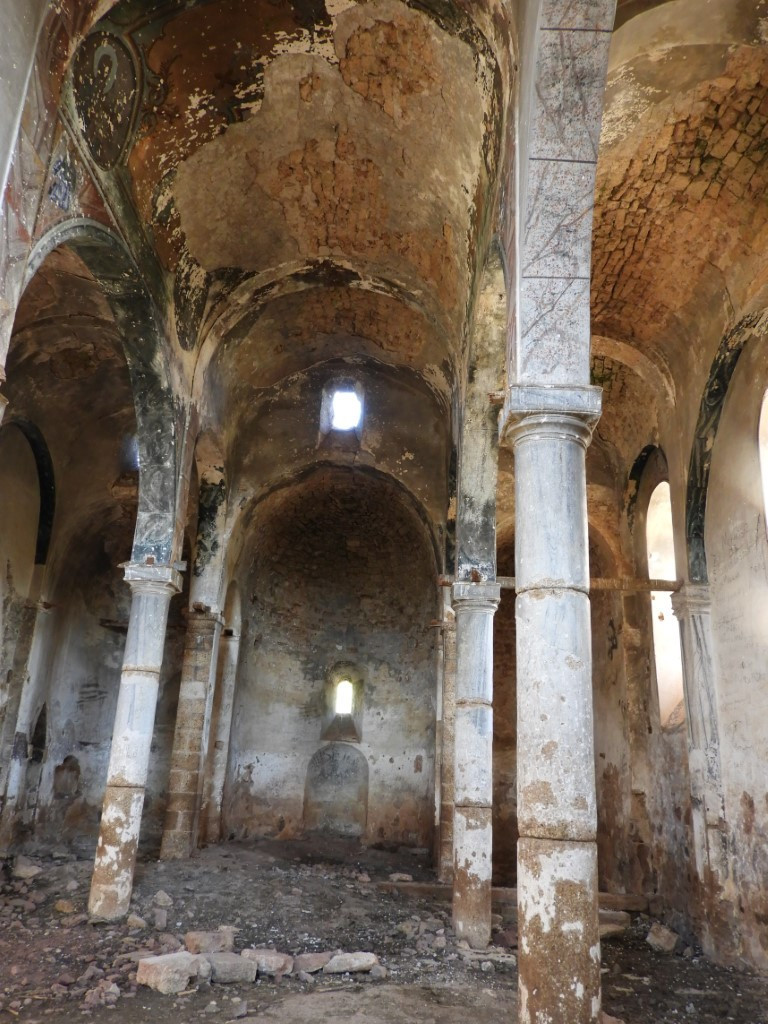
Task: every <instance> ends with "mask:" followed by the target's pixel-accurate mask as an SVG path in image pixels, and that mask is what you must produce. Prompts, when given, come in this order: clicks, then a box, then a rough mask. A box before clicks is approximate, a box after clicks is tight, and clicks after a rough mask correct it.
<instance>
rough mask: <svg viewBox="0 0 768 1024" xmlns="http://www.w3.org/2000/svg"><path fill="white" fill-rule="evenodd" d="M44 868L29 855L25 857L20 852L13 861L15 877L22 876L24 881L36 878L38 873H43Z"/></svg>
mask: <svg viewBox="0 0 768 1024" xmlns="http://www.w3.org/2000/svg"><path fill="white" fill-rule="evenodd" d="M42 870H43V869H42V868H41V867H40V866H39V865H38V864H35V863H34V862H33V861H31V860H30V859H29V857H24V856H23V855H22V854H18V856H17V857H16V860H15V861H14V863H13V877H14V878H20V879H21V880H22V881H27V880H28V879H30V878H34V877H35V876H36V875H39V874H41V873H42Z"/></svg>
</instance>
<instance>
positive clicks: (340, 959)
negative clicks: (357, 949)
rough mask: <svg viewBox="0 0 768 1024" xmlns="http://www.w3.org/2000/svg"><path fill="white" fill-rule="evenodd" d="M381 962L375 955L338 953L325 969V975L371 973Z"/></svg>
mask: <svg viewBox="0 0 768 1024" xmlns="http://www.w3.org/2000/svg"><path fill="white" fill-rule="evenodd" d="M378 962H379V958H378V957H377V956H376V954H375V953H337V954H336V955H335V956H333V957H331V959H330V960H329V961H328V963H327V964H326V965H325V967H324V968H323V974H353V973H355V972H357V971H370V970H371V968H372V967H375V966H376V964H377V963H378Z"/></svg>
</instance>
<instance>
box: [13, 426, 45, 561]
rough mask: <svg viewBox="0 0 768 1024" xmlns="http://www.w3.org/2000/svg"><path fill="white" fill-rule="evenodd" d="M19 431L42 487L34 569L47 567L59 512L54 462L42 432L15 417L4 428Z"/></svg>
mask: <svg viewBox="0 0 768 1024" xmlns="http://www.w3.org/2000/svg"><path fill="white" fill-rule="evenodd" d="M9 427H16V429H17V430H19V431H20V432H21V433H22V434H23V435H24V437H25V439H26V440H27V442H28V444H29V447H30V449H31V451H32V456H33V458H34V460H35V466H36V468H37V479H38V484H39V487H40V512H39V516H38V520H37V538H36V541H35V565H45V563H46V561H47V559H48V548H49V547H50V543H51V533H52V531H53V516H54V513H55V511H56V481H55V478H54V473H53V460H52V459H51V453H50V451H49V449H48V445H47V443H46V440H45V438H44V437H43V434H42V432H41V431H40V430H39V429H38V427H37V426H35V424H34V423H31V422H30V421H29V420H26V419H23V418H22V417H19V416H14V417H12V418H11V419H9V420H8V421H7V422H6V423H4V424H3V428H4V429H6V430H7V429H8V428H9Z"/></svg>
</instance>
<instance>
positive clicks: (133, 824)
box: [88, 562, 181, 921]
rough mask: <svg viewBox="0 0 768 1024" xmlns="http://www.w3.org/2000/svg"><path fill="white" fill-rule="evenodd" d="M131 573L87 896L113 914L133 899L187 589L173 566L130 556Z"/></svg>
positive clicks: (101, 913)
mask: <svg viewBox="0 0 768 1024" xmlns="http://www.w3.org/2000/svg"><path fill="white" fill-rule="evenodd" d="M125 579H126V581H127V582H128V584H129V585H130V587H131V591H132V599H131V613H130V619H129V622H128V635H127V637H126V640H125V653H124V656H123V669H122V674H121V677H120V690H119V693H118V697H117V710H116V711H115V724H114V729H113V732H112V750H111V753H110V758H109V769H108V773H107V787H106V792H105V794H104V805H103V810H102V815H101V825H100V828H99V842H98V847H97V849H96V860H95V863H94V867H93V877H92V879H91V892H90V898H89V901H88V910H89V913H90V915H91V917H92V918H93V919H95V920H106V921H114V920H117V919H118V918H121V917H123V916H124V915H125V914H126V913H127V912H128V907H129V903H130V899H131V889H132V886H133V872H134V867H135V864H136V852H137V848H138V843H139V829H140V827H141V812H142V809H143V806H144V788H145V785H146V781H147V772H148V770H149V757H150V746H151V743H152V732H153V729H154V724H155V710H156V707H157V694H158V688H159V682H160V669H161V667H162V663H163V651H164V648H165V632H166V625H167V621H168V607H169V604H170V600H171V597H172V596H173V595H174V594H175V593H177V592H178V591H179V590H180V589H181V576H180V574H179V572H178V571H177V570H176V569H174V568H172V567H171V566H168V565H143V564H139V563H133V562H132V563H128V564H127V565H126V567H125Z"/></svg>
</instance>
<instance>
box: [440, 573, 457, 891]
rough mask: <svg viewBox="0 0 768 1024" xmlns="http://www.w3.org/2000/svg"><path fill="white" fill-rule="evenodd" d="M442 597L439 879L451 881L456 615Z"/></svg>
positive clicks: (447, 597)
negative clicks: (441, 750) (441, 758)
mask: <svg viewBox="0 0 768 1024" xmlns="http://www.w3.org/2000/svg"><path fill="white" fill-rule="evenodd" d="M444 591H445V592H444V594H443V694H442V697H443V699H442V722H441V732H442V749H443V761H442V768H441V773H440V850H439V855H438V867H437V871H438V878H439V879H440V881H441V882H451V881H452V880H453V811H454V803H455V786H454V765H453V759H454V748H455V742H454V741H455V722H456V614H455V612H454V610H453V606H452V604H451V594H450V591H449V589H448V588H447V587H446V588H444Z"/></svg>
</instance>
